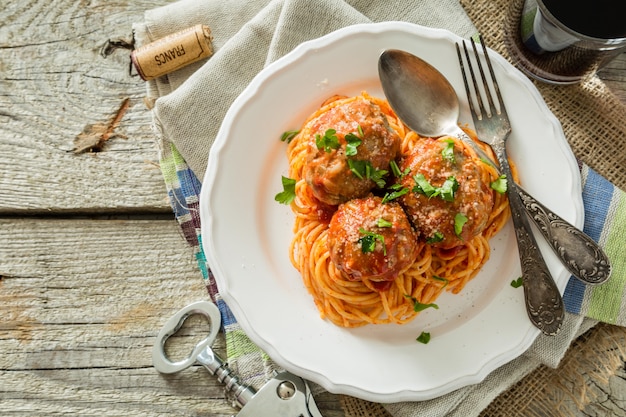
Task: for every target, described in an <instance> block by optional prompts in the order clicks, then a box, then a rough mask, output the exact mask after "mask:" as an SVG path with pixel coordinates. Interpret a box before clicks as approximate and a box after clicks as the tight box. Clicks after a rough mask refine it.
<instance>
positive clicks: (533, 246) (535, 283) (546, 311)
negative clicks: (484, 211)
mask: <svg viewBox="0 0 626 417" xmlns="http://www.w3.org/2000/svg"><path fill="white" fill-rule="evenodd" d="M492 146H493V148H494V151H495V153H496V156H497V157H498V162H499V163H500V169H501V170H502V172H503V173H504V174H505V175H506V177H507V178H513V177H512V175H511V168H510V166H509V161H508V160H507V158H506V151H505V148H504V142H501V143H500V144H494V145H492ZM507 193H508V197H509V205H510V207H511V217H512V218H513V227H514V229H515V237H516V239H517V247H518V251H519V257H520V262H521V266H522V281H523V284H524V298H525V301H526V311H527V313H528V317H529V318H530V321H531V322H532V323H533V324H534V325H535V326H536V327H537V328H539V329H540V330H541V331H542V332H543V333H544V334H547V335H555V334H557V333H558V331H559V330H560V328H561V325H562V323H563V319H564V317H565V308H564V306H563V299H562V298H561V293H560V292H559V288H558V287H557V286H556V283H555V282H554V280H553V279H552V275H550V270H549V269H548V266H547V265H546V262H545V259H544V258H543V255H542V254H541V251H540V250H539V246H538V245H537V241H536V240H535V237H534V235H533V233H532V229H531V227H530V223H529V222H528V217H526V215H525V207H524V205H523V204H522V199H521V197H520V194H519V193H518V186H517V184H515V183H514V182H513V181H509V183H508V188H507Z"/></svg>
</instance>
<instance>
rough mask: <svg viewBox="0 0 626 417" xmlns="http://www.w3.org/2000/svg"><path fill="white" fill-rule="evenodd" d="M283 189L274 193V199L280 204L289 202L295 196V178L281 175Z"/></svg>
mask: <svg viewBox="0 0 626 417" xmlns="http://www.w3.org/2000/svg"><path fill="white" fill-rule="evenodd" d="M282 183H283V191H282V192H280V193H278V194H276V196H275V197H274V200H276V201H278V202H279V203H281V204H291V202H292V201H293V200H294V198H296V180H294V179H291V178H288V177H285V176H282Z"/></svg>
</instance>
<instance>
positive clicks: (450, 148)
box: [441, 139, 456, 164]
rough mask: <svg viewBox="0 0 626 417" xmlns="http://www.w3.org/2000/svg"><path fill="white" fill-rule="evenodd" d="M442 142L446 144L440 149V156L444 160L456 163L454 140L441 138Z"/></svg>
mask: <svg viewBox="0 0 626 417" xmlns="http://www.w3.org/2000/svg"><path fill="white" fill-rule="evenodd" d="M443 142H446V146H445V148H443V149H442V150H441V156H442V157H443V159H444V160H445V161H448V162H450V163H452V164H454V163H456V159H455V158H454V140H453V139H443Z"/></svg>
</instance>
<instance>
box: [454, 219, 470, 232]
mask: <svg viewBox="0 0 626 417" xmlns="http://www.w3.org/2000/svg"><path fill="white" fill-rule="evenodd" d="M465 223H467V216H466V215H465V214H463V213H457V214H456V216H454V233H456V235H457V236H461V232H462V231H463V226H465Z"/></svg>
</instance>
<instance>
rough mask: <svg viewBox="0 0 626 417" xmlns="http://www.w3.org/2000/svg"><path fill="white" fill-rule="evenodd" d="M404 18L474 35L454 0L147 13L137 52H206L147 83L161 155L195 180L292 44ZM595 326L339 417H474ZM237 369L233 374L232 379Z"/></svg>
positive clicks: (292, 2) (194, 2)
mask: <svg viewBox="0 0 626 417" xmlns="http://www.w3.org/2000/svg"><path fill="white" fill-rule="evenodd" d="M381 21H406V22H410V23H416V24H420V25H423V26H429V27H437V28H444V29H448V30H450V31H451V32H453V33H455V34H457V35H459V36H462V37H469V36H470V35H473V34H474V33H476V31H477V29H476V27H475V26H474V25H473V24H472V21H471V20H470V18H469V17H468V15H467V14H466V12H465V10H464V9H463V7H462V6H461V4H459V3H458V0H425V1H409V0H390V1H372V0H349V1H343V0H312V1H311V0H271V1H270V0H249V1H224V0H185V1H178V2H174V3H172V4H170V5H168V6H165V7H162V8H158V9H154V10H150V11H147V12H146V13H145V20H144V21H143V22H140V23H137V24H135V25H134V27H133V29H134V32H135V40H136V46H141V45H143V44H146V43H149V42H150V41H152V40H156V39H159V38H161V37H164V36H166V35H168V34H171V33H174V32H177V31H179V30H181V29H184V28H187V27H190V26H193V25H195V24H205V25H208V26H209V27H210V28H211V30H212V34H213V37H214V39H213V46H214V49H215V53H214V55H213V56H212V57H210V58H209V59H208V60H205V61H201V62H198V63H195V64H192V65H190V66H188V67H185V68H183V69H181V70H179V71H177V72H174V73H172V74H169V75H168V76H165V77H161V78H159V79H157V80H154V81H150V82H148V83H147V89H148V98H149V99H151V100H153V101H154V100H156V101H154V107H153V109H152V111H153V120H154V130H155V133H156V135H157V138H158V141H159V144H160V146H161V148H162V149H166V148H168V147H169V143H173V144H174V145H175V146H176V148H177V149H178V151H179V152H180V153H181V155H182V156H183V158H184V159H185V161H186V162H187V164H188V165H189V167H190V168H191V169H192V170H193V171H194V173H195V174H196V176H197V177H198V178H199V179H202V178H203V176H204V172H205V169H206V164H207V159H208V155H209V152H210V147H211V145H212V143H213V140H214V139H215V137H216V135H217V132H218V129H219V127H220V124H221V121H222V119H223V117H224V115H225V114H226V112H227V110H228V108H229V106H230V105H231V103H232V102H233V101H234V100H235V98H236V97H237V96H238V95H239V94H240V93H241V91H242V90H243V89H244V88H245V87H246V86H247V85H248V83H249V82H250V81H251V80H252V78H254V76H255V75H256V74H257V73H258V72H259V71H260V70H261V69H262V68H264V67H265V66H266V65H268V64H270V63H271V62H273V61H275V60H276V59H278V58H280V57H282V56H283V55H285V54H286V53H288V52H289V51H291V50H292V49H293V48H295V47H296V46H297V45H298V44H300V43H302V42H304V41H307V40H310V39H314V38H317V37H320V36H322V35H325V34H327V33H329V32H332V31H334V30H336V29H339V28H342V27H345V26H348V25H352V24H359V23H370V22H381ZM593 325H595V322H594V321H592V320H589V319H583V317H581V316H574V315H571V314H568V315H567V317H566V320H565V323H564V326H563V329H562V331H561V332H560V333H559V334H558V335H557V336H554V337H546V336H539V337H538V339H537V340H536V342H535V343H534V344H533V346H532V347H531V348H530V349H529V350H528V351H527V352H526V353H524V354H523V355H522V356H520V357H519V358H518V359H515V360H513V361H512V362H510V363H508V364H506V365H504V366H502V367H501V368H499V369H497V370H495V371H494V372H492V373H491V374H490V375H489V376H488V377H487V378H486V379H485V380H484V381H483V382H482V383H480V384H476V385H473V386H468V387H465V388H462V389H458V390H456V391H454V392H452V393H450V394H447V395H444V396H442V397H440V398H437V399H433V400H429V401H423V402H405V403H391V404H383V405H382V406H381V405H377V404H369V403H367V402H358V401H356V402H355V403H354V404H358V407H356V408H359V410H358V411H355V410H356V408H355V409H354V410H353V411H352V413H356V414H351V411H350V410H346V411H347V413H348V414H347V415H355V416H356V415H358V416H385V415H389V414H391V415H392V416H394V417H404V416H452V417H455V416H458V417H461V416H463V417H467V416H476V415H478V414H480V412H481V411H482V410H483V409H485V407H487V406H488V405H489V403H490V402H491V401H492V400H493V399H494V398H495V397H496V396H497V395H498V394H500V393H501V392H503V391H504V390H506V389H508V388H509V387H511V386H512V385H513V384H515V383H516V382H517V381H519V380H520V379H521V378H522V377H524V376H525V375H527V374H528V373H530V372H531V371H532V370H534V369H535V368H537V367H538V366H539V365H541V364H544V365H547V366H548V367H556V366H557V365H558V364H559V362H560V360H561V359H562V358H563V355H564V354H565V351H566V349H567V348H568V347H569V346H570V343H571V342H572V340H573V339H574V338H575V337H576V336H578V335H580V334H582V333H583V332H584V331H586V330H587V329H589V328H591V327H593ZM241 371H242V369H241V368H240V372H241Z"/></svg>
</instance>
